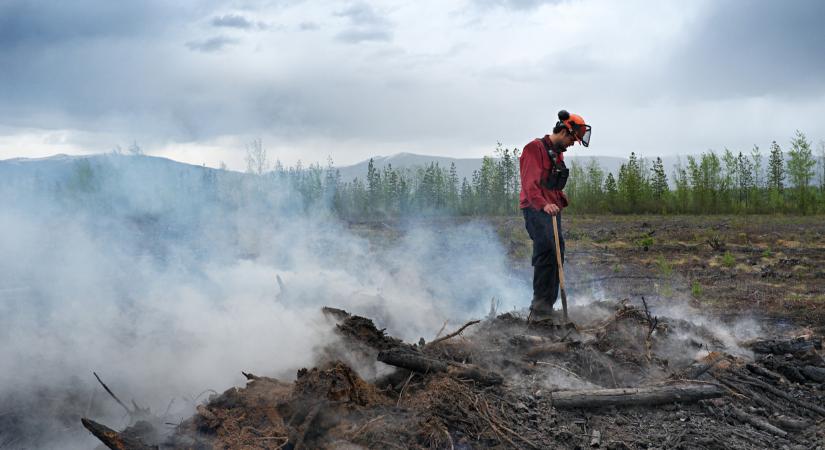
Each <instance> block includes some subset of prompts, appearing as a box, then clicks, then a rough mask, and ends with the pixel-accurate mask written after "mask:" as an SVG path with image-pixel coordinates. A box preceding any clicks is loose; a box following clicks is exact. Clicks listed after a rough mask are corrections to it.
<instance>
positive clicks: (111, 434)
mask: <svg viewBox="0 0 825 450" xmlns="http://www.w3.org/2000/svg"><path fill="white" fill-rule="evenodd" d="M101 384H102V382H101ZM104 387H105V385H104ZM107 390H108V389H107ZM80 423H82V424H83V426H84V427H85V428H86V429H87V430H89V431H90V432H91V433H92V434H93V435H94V436H95V437H96V438H98V439H99V440H100V442H103V444H104V445H106V447H109V448H110V449H112V450H157V448H158V447H157V446H156V445H147V444H146V443H144V442H143V441H141V440H140V439H138V438H134V437H129V436H124V435H122V434H121V433H118V432H117V431H115V430H113V429H111V428H109V427H107V426H106V425H103V424H99V423H97V422H95V421H94V420H89V419H87V418H85V417H84V418H81V419H80Z"/></svg>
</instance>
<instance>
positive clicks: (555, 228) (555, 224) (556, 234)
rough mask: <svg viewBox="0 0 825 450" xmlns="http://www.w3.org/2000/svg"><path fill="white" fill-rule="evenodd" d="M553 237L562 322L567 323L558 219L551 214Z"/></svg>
mask: <svg viewBox="0 0 825 450" xmlns="http://www.w3.org/2000/svg"><path fill="white" fill-rule="evenodd" d="M553 239H554V240H555V241H556V265H557V266H559V290H561V307H562V310H563V311H564V322H565V323H569V322H570V320H569V319H568V318H567V292H565V290H564V267H562V265H561V248H560V247H559V219H558V216H553Z"/></svg>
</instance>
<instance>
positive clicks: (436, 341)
mask: <svg viewBox="0 0 825 450" xmlns="http://www.w3.org/2000/svg"><path fill="white" fill-rule="evenodd" d="M479 322H481V321H480V320H471V321H469V322H467V323H465V324H464V326H463V327H461V328H459V329H458V330H456V331H455V332H453V333H450V334H448V335H446V336H444V337H440V338H438V339H436V340H434V341H432V342H430V343H428V344H427V345H426V347H430V346H432V345H435V344H438V343H439V342H443V341H446V340H447V339H451V338H454V337H456V336H458V335H459V334H461V332H462V331H464V329H465V328H467V327H469V326H470V325H475V324H477V323H479Z"/></svg>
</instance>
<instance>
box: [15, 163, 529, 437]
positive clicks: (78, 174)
mask: <svg viewBox="0 0 825 450" xmlns="http://www.w3.org/2000/svg"><path fill="white" fill-rule="evenodd" d="M4 165H5V166H6V167H3V166H4ZM12 166H13V167H12ZM0 169H2V172H3V175H4V177H3V180H2V181H0V200H2V204H3V205H4V206H3V207H2V208H0V399H2V402H0V404H3V405H5V408H8V409H9V410H0V424H2V425H4V426H3V427H0V428H2V431H0V446H2V445H4V444H6V445H9V446H14V447H19V446H24V445H27V446H34V447H38V448H90V447H92V446H94V442H95V441H94V439H93V438H92V437H91V435H89V434H88V433H86V431H85V430H83V429H82V427H81V425H80V422H79V420H78V419H79V417H80V415H83V414H88V415H90V416H91V417H92V418H94V419H96V420H99V421H101V422H103V423H106V424H107V425H109V426H112V427H114V428H122V427H124V426H126V425H127V423H128V417H125V416H124V412H123V410H122V409H119V407H118V406H117V405H116V404H114V402H113V401H112V400H111V399H110V398H108V396H107V395H106V394H105V393H104V392H103V391H102V389H101V388H100V387H99V386H98V385H97V384H96V381H95V380H94V378H93V376H92V371H96V372H97V373H98V374H100V375H101V377H102V378H103V380H104V381H105V382H106V383H107V384H108V385H109V387H111V388H112V389H113V390H114V391H115V392H116V393H117V394H119V395H120V396H121V397H122V398H123V400H125V401H126V402H127V403H128V402H129V400H128V399H130V398H134V399H135V401H136V402H137V403H138V404H139V405H140V406H142V407H147V406H148V407H151V408H152V411H153V412H155V413H157V414H163V413H164V411H165V410H166V409H167V407H168V405H169V404H170V401H173V403H172V405H171V406H169V409H170V414H169V418H168V419H167V421H169V422H176V421H177V420H179V419H180V418H182V417H186V416H188V415H190V414H191V413H192V409H193V406H194V402H195V398H196V397H197V396H198V394H200V393H202V392H203V391H204V390H207V389H214V390H216V391H222V390H224V389H226V388H228V387H230V386H232V385H238V384H240V383H242V381H243V378H242V377H241V375H240V371H241V370H244V371H247V372H253V373H255V374H259V375H269V376H276V377H283V378H287V379H291V378H292V377H293V376H294V371H295V370H296V369H298V368H300V367H302V366H307V365H310V364H311V363H312V361H313V355H314V352H315V350H316V349H318V348H319V347H321V346H323V345H324V344H325V343H327V342H328V341H329V340H330V339H333V338H334V337H333V336H332V333H331V330H330V325H329V324H327V323H326V322H325V321H324V320H323V318H322V317H321V314H320V312H319V310H320V307H321V306H324V305H330V306H335V307H340V308H344V309H347V310H350V311H351V312H355V313H359V314H364V315H368V314H369V315H370V316H372V317H375V318H377V320H378V322H379V323H381V324H382V326H386V327H387V328H388V331H389V332H390V333H392V334H393V335H396V336H400V337H404V338H405V339H410V340H412V339H416V340H417V338H418V337H419V336H424V337H426V338H430V337H432V336H433V335H434V334H435V333H436V332H437V331H438V330H439V328H440V327H441V325H442V324H443V322H444V320H446V319H448V318H449V319H450V320H452V321H460V320H463V319H465V318H468V317H479V316H481V315H483V314H484V313H485V312H486V310H487V308H488V307H489V304H490V298H491V297H496V298H497V299H498V300H499V301H500V302H501V303H502V305H504V307H506V308H512V307H521V306H526V304H527V302H528V301H529V286H528V285H527V284H526V283H525V282H524V281H523V280H520V279H518V278H515V277H513V276H512V275H511V274H510V272H509V269H508V265H507V262H506V257H505V253H504V251H503V249H502V248H501V247H500V245H499V244H498V239H497V238H496V236H495V233H494V231H493V230H492V229H490V228H488V227H486V226H485V225H484V224H482V223H472V222H471V223H464V224H458V225H454V226H449V227H444V226H443V225H442V226H440V227H439V226H437V225H433V226H430V225H427V224H421V223H418V224H415V223H409V224H406V225H405V226H403V227H402V228H401V232H400V233H397V234H394V235H391V236H389V237H384V236H383V235H380V234H378V233H372V232H369V231H367V232H366V233H361V235H356V234H354V233H352V232H351V231H350V229H349V228H348V226H347V225H346V224H344V223H341V222H339V221H338V220H337V219H335V218H334V217H333V215H332V214H331V213H330V212H329V208H328V206H327V205H325V204H324V203H322V202H321V203H319V204H318V205H313V207H311V208H309V209H304V208H303V207H302V205H300V204H298V202H297V201H296V200H295V199H296V198H297V193H296V192H294V191H292V190H291V189H290V188H289V186H288V185H286V184H283V183H281V184H278V183H274V182H272V181H271V180H265V179H264V178H263V177H255V176H243V175H241V174H236V173H229V172H223V171H214V170H211V169H205V168H199V167H193V166H183V165H179V164H176V163H173V162H171V161H165V160H160V159H157V158H146V157H127V156H107V157H92V158H88V159H75V160H68V161H49V160H47V161H29V162H22V163H19V162H18V163H16V165H12V164H9V163H8V162H0ZM14 174H17V176H16V177H15V176H14ZM21 174H22V175H21ZM375 236H378V237H375ZM279 280H280V281H279Z"/></svg>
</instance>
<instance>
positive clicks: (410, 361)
mask: <svg viewBox="0 0 825 450" xmlns="http://www.w3.org/2000/svg"><path fill="white" fill-rule="evenodd" d="M378 360H379V361H381V362H382V363H385V364H389V365H391V366H395V367H401V368H403V369H407V370H411V371H413V372H418V373H422V374H426V373H438V372H440V373H447V374H449V375H450V376H453V377H456V378H469V379H471V380H475V381H478V382H479V383H482V384H485V385H496V384H501V383H502V382H503V381H504V380H503V378H502V377H501V375H499V374H497V373H495V372H491V371H487V370H484V369H481V368H480V367H478V366H475V365H472V364H458V363H454V362H448V361H443V360H440V359H436V358H431V357H428V356H425V355H422V354H421V353H418V352H415V351H412V350H407V349H403V348H394V349H390V350H384V351H382V352H380V353H379V354H378Z"/></svg>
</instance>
